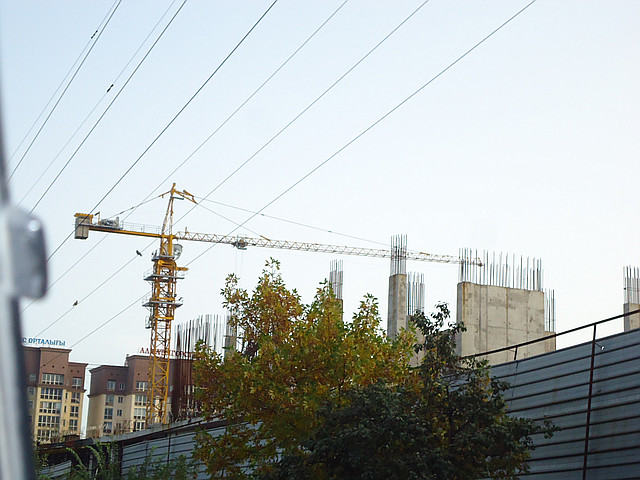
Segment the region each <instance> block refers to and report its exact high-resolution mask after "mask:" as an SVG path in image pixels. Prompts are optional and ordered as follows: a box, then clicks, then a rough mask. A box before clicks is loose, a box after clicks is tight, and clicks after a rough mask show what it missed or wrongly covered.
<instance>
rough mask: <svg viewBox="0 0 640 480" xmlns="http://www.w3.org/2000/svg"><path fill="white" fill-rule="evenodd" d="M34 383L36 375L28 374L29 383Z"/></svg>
mask: <svg viewBox="0 0 640 480" xmlns="http://www.w3.org/2000/svg"><path fill="white" fill-rule="evenodd" d="M35 381H36V374H35V373H30V374H29V382H31V383H35Z"/></svg>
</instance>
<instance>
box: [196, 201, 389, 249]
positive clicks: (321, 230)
mask: <svg viewBox="0 0 640 480" xmlns="http://www.w3.org/2000/svg"><path fill="white" fill-rule="evenodd" d="M193 198H195V199H197V200H199V201H205V202H211V203H215V204H216V205H221V206H223V207H228V208H233V209H234V210H240V211H242V212H247V213H255V214H256V215H260V216H261V217H265V218H270V219H272V220H278V221H279V222H285V223H290V224H292V225H298V226H300V227H305V228H310V229H313V230H318V231H320V232H325V233H332V234H334V235H339V236H341V237H346V238H353V239H354V240H361V241H363V242H369V243H374V244H376V245H384V246H385V247H388V246H389V244H388V243H385V242H378V241H376V240H370V239H368V238H363V237H358V236H355V235H349V234H347V233H340V232H336V231H335V230H329V229H327V228H321V227H314V226H313V225H308V224H306V223H301V222H296V221H293V220H287V219H286V218H280V217H274V216H273V215H267V214H266V213H258V212H255V211H253V210H249V209H247V208H242V207H236V206H234V205H229V204H228V203H223V202H218V201H216V200H210V199H208V198H201V197H195V196H194V197H193ZM214 213H215V212H214ZM216 215H218V214H217V213H216ZM223 218H224V217H223ZM234 223H235V222H234ZM245 228H246V227H245Z"/></svg>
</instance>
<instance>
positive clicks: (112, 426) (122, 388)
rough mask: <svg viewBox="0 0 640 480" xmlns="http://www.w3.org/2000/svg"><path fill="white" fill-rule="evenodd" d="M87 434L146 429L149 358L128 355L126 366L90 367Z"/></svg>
mask: <svg viewBox="0 0 640 480" xmlns="http://www.w3.org/2000/svg"><path fill="white" fill-rule="evenodd" d="M90 373H91V387H90V390H89V415H88V418H87V437H92V438H97V437H101V436H102V435H111V434H118V433H126V432H133V431H137V430H143V429H144V428H145V417H146V407H147V390H148V389H149V357H148V356H146V355H130V356H127V359H126V361H125V364H124V366H117V365H100V366H99V367H96V368H93V369H91V370H90Z"/></svg>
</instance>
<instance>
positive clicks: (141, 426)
mask: <svg viewBox="0 0 640 480" xmlns="http://www.w3.org/2000/svg"><path fill="white" fill-rule="evenodd" d="M144 424H145V422H136V423H135V424H134V428H133V431H134V432H137V431H139V430H144Z"/></svg>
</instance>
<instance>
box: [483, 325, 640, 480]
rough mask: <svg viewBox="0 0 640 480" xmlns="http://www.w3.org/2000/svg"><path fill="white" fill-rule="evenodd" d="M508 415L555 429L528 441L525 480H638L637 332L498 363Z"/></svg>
mask: <svg viewBox="0 0 640 480" xmlns="http://www.w3.org/2000/svg"><path fill="white" fill-rule="evenodd" d="M492 372H493V375H494V376H495V377H497V378H500V379H502V380H505V381H507V382H509V383H510V384H511V386H512V387H511V388H510V389H509V390H508V391H507V392H506V393H505V395H506V398H507V400H508V402H509V407H510V411H511V412H512V413H513V414H514V415H517V416H521V417H527V418H532V419H537V420H542V419H543V418H545V417H546V418H548V419H549V420H551V422H553V423H554V424H555V425H556V426H557V427H558V431H556V432H555V434H554V435H553V437H552V438H551V439H545V438H544V437H543V436H542V435H539V436H537V437H535V438H534V442H535V445H536V449H535V450H534V451H533V453H532V456H531V461H530V469H531V471H530V474H529V475H523V476H522V477H523V478H527V479H531V480H533V479H542V478H545V479H549V478H552V479H554V480H556V479H557V480H574V479H578V480H580V479H589V480H598V479H602V480H623V479H629V480H631V479H640V330H634V331H631V332H628V333H623V334H619V335H614V336H611V337H606V338H600V339H596V340H594V341H593V342H588V343H584V344H580V345H576V346H574V347H570V348H566V349H563V350H558V351H556V352H553V353H549V354H546V355H540V356H537V357H532V358H527V359H524V360H520V361H515V362H511V363H505V364H502V365H498V366H496V367H494V368H493V371H492Z"/></svg>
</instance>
